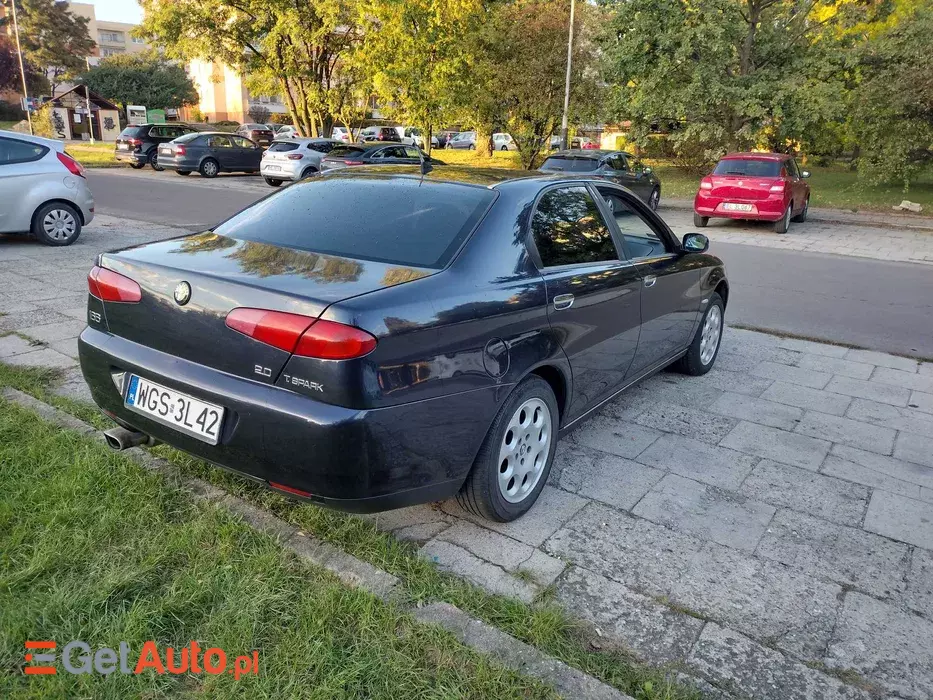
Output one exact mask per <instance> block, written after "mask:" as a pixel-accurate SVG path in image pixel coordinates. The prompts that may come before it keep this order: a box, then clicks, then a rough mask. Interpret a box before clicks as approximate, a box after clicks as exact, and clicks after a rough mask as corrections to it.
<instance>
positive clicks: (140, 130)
mask: <svg viewBox="0 0 933 700" xmlns="http://www.w3.org/2000/svg"><path fill="white" fill-rule="evenodd" d="M148 132H149V127H148V126H128V127H126V128H125V129H124V130H123V131H121V132H120V136H122V137H123V138H136V137H137V136H144V135H145V134H147V133H148Z"/></svg>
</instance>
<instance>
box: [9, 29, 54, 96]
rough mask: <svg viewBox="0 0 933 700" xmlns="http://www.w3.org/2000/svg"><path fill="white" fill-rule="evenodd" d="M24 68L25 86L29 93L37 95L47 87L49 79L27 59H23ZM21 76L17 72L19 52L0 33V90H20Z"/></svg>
mask: <svg viewBox="0 0 933 700" xmlns="http://www.w3.org/2000/svg"><path fill="white" fill-rule="evenodd" d="M23 67H24V68H25V69H26V86H27V88H28V89H29V94H30V95H38V94H41V93H43V92H46V91H47V90H48V89H49V81H48V80H47V79H46V77H45V76H44V75H43V74H42V71H40V70H38V69H37V68H36V67H35V66H34V65H33V64H32V63H30V62H29V61H23ZM22 89H23V78H22V76H21V75H20V72H19V54H18V52H17V51H16V45H15V44H14V43H13V42H12V41H10V39H9V38H7V37H6V36H4V35H2V34H0V92H4V91H6V90H11V91H13V92H20V91H21V90H22Z"/></svg>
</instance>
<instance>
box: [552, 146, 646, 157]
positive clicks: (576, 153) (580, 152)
mask: <svg viewBox="0 0 933 700" xmlns="http://www.w3.org/2000/svg"><path fill="white" fill-rule="evenodd" d="M614 154H618V155H622V156H628V157H629V158H634V157H635V156H634V155H632V154H631V153H629V152H628V151H612V150H609V149H607V148H568V149H567V150H565V151H556V152H555V153H551V154H549V155H548V158H555V157H557V158H589V159H591V160H597V159H599V158H602V157H604V156H609V155H614Z"/></svg>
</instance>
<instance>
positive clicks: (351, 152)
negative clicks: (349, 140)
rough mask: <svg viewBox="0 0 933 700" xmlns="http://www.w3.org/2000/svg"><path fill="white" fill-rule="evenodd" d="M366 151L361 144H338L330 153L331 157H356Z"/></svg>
mask: <svg viewBox="0 0 933 700" xmlns="http://www.w3.org/2000/svg"><path fill="white" fill-rule="evenodd" d="M365 152H366V149H365V148H360V147H359V146H337V147H336V148H335V149H334V150H332V151H331V152H330V153H329V154H328V157H329V158H354V157H359V156H361V155H363V154H364V153H365Z"/></svg>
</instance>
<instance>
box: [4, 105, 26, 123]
mask: <svg viewBox="0 0 933 700" xmlns="http://www.w3.org/2000/svg"><path fill="white" fill-rule="evenodd" d="M25 118H26V113H25V112H24V111H23V109H22V107H20V106H19V105H18V104H13V103H12V102H7V101H6V100H0V122H18V121H19V120H20V119H25Z"/></svg>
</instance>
